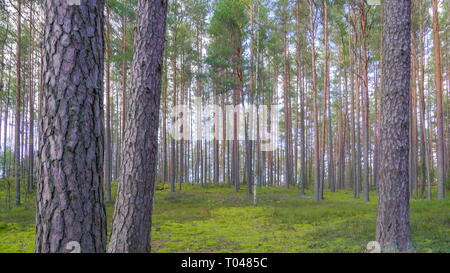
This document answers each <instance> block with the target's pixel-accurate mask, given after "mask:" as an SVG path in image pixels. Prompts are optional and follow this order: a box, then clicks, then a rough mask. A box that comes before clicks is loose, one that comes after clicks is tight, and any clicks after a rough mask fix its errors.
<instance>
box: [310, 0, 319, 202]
mask: <svg viewBox="0 0 450 273" xmlns="http://www.w3.org/2000/svg"><path fill="white" fill-rule="evenodd" d="M314 5H315V4H314V1H313V0H309V16H310V31H311V34H310V36H311V46H312V54H311V63H312V89H313V100H314V101H313V104H314V155H315V156H314V162H315V184H314V200H315V201H319V200H320V199H321V198H320V151H319V121H318V107H317V79H316V77H317V75H316V49H315V31H316V30H315V22H314V21H315V12H314V10H315V6H314Z"/></svg>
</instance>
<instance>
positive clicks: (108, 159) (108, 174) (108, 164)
mask: <svg viewBox="0 0 450 273" xmlns="http://www.w3.org/2000/svg"><path fill="white" fill-rule="evenodd" d="M109 17H110V8H109V7H108V6H107V7H106V41H105V42H106V56H105V57H106V72H105V73H106V95H105V96H106V98H105V100H106V113H105V114H106V117H105V123H106V124H105V174H104V176H105V178H104V181H105V186H106V201H108V202H111V200H112V197H111V180H112V145H111V64H110V58H111V25H110V21H109Z"/></svg>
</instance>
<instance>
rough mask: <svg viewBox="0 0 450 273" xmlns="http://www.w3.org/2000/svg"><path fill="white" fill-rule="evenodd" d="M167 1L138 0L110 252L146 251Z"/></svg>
mask: <svg viewBox="0 0 450 273" xmlns="http://www.w3.org/2000/svg"><path fill="white" fill-rule="evenodd" d="M166 14H167V1H166V0H161V1H155V2H150V1H145V0H139V1H138V5H137V21H136V33H135V38H134V49H135V50H134V56H133V65H132V86H131V90H130V96H129V111H128V113H127V115H128V119H127V124H126V134H125V142H124V144H125V146H124V149H123V150H124V156H123V162H122V181H121V183H120V185H119V191H118V194H117V201H116V207H115V211H114V218H113V226H112V231H111V240H110V243H109V247H108V251H109V252H149V251H150V232H151V216H152V208H153V194H154V184H155V176H156V163H157V153H158V127H159V106H160V95H161V77H162V70H163V51H164V40H165V30H166Z"/></svg>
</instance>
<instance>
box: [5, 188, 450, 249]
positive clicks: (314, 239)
mask: <svg viewBox="0 0 450 273" xmlns="http://www.w3.org/2000/svg"><path fill="white" fill-rule="evenodd" d="M116 189H117V184H116V183H114V184H113V193H114V194H115V192H116ZM156 189H157V190H156V193H155V207H154V217H153V228H152V251H154V252H225V253H226V252H363V251H364V249H365V247H366V245H367V243H368V242H369V241H373V240H374V238H375V223H376V213H377V211H376V210H377V199H376V194H375V192H372V193H371V201H370V202H368V203H366V202H363V201H362V200H359V199H358V200H356V199H354V198H353V193H352V192H351V191H340V192H336V193H331V192H326V193H325V200H324V201H321V202H314V201H313V200H312V199H311V198H305V197H300V195H299V193H298V190H297V189H286V188H258V206H257V207H254V206H253V205H252V201H253V200H252V199H251V200H250V199H248V198H247V197H246V191H245V189H242V190H241V191H240V192H238V193H236V192H234V189H233V188H228V187H226V186H221V185H208V186H206V187H204V188H202V187H199V186H195V185H189V184H183V185H182V191H181V192H180V191H178V185H177V192H175V193H171V192H170V187H169V185H167V184H165V185H164V184H158V185H157V187H156ZM114 194H113V195H114ZM306 194H307V195H308V196H312V192H311V191H307V192H306ZM5 196H6V192H5V190H4V189H3V188H0V200H5ZM28 199H29V201H28V203H26V204H25V205H24V206H21V207H18V208H12V209H10V210H6V209H5V206H4V203H3V202H1V203H0V252H33V248H34V217H35V215H34V201H32V199H33V198H32V195H31V196H30V197H29V198H28ZM113 209H114V202H110V203H107V204H106V210H107V217H108V230H110V227H111V219H112V214H113ZM449 210H450V200H445V201H437V200H433V201H427V200H421V199H413V200H412V201H411V227H412V230H413V240H414V244H415V247H416V250H417V251H420V252H450V214H449V213H448V212H449Z"/></svg>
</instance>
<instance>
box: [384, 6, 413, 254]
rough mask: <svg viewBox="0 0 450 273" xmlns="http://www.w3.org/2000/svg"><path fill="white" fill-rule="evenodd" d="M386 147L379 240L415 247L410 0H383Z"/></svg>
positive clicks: (389, 247)
mask: <svg viewBox="0 0 450 273" xmlns="http://www.w3.org/2000/svg"><path fill="white" fill-rule="evenodd" d="M383 16H384V20H385V21H384V28H383V38H384V42H383V43H384V46H383V49H384V53H383V54H384V62H383V80H384V84H383V95H382V103H381V105H382V132H381V134H382V137H381V138H382V148H381V165H380V167H381V170H380V185H379V186H380V187H379V190H380V194H379V201H378V219H377V241H378V242H379V243H380V245H381V250H382V251H383V252H397V251H408V250H411V249H412V239H411V229H410V226H409V188H408V182H409V181H408V176H409V171H408V158H409V115H408V113H409V107H410V105H409V99H410V97H409V90H410V79H411V77H410V69H411V32H410V31H411V30H410V29H411V1H409V0H400V1H398V0H386V1H384V15H383Z"/></svg>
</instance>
